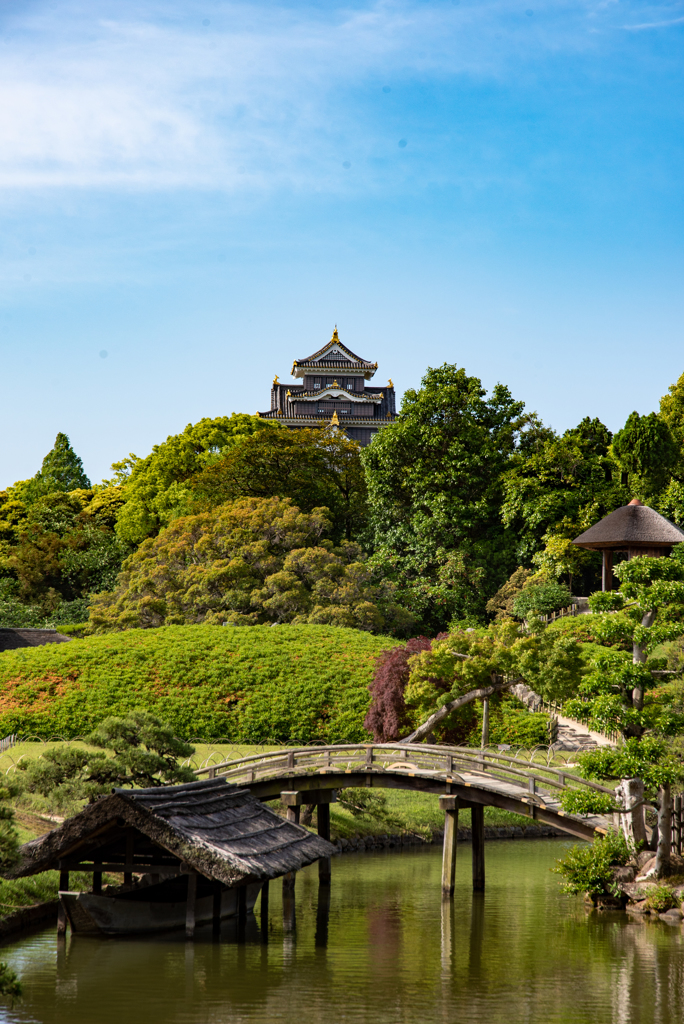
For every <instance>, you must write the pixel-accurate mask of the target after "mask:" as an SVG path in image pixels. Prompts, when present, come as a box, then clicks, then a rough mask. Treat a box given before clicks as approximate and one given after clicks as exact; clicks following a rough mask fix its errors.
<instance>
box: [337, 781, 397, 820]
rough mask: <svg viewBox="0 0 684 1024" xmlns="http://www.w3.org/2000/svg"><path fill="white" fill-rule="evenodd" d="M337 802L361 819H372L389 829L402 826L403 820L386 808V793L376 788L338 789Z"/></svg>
mask: <svg viewBox="0 0 684 1024" xmlns="http://www.w3.org/2000/svg"><path fill="white" fill-rule="evenodd" d="M337 804H338V806H340V807H343V808H344V809H345V810H346V811H349V812H350V814H352V815H353V816H354V817H355V818H358V819H360V820H361V821H373V822H376V823H378V824H382V825H383V826H384V827H386V828H389V829H401V830H403V828H404V822H403V820H402V819H401V818H400V817H399V816H398V815H396V814H392V812H391V811H390V809H389V808H388V806H387V797H386V795H385V794H384V793H382V792H378V790H376V789H358V788H356V789H339V790H338V791H337Z"/></svg>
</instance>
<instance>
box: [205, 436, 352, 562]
mask: <svg viewBox="0 0 684 1024" xmlns="http://www.w3.org/2000/svg"><path fill="white" fill-rule="evenodd" d="M360 452H361V449H360V448H359V446H358V445H357V444H356V443H355V442H354V441H350V440H349V438H348V437H346V436H345V435H344V434H343V433H336V432H334V431H332V430H331V429H330V428H329V427H325V428H315V429H303V430H279V429H276V430H260V431H258V432H257V433H254V434H251V435H245V436H244V437H242V438H241V439H240V442H239V443H236V444H234V445H233V447H232V448H230V450H229V451H228V452H227V453H226V454H225V455H224V456H223V458H221V459H220V460H219V461H218V462H215V463H213V464H212V465H210V466H208V467H207V468H206V469H204V470H203V471H202V472H201V473H198V474H197V475H196V476H194V477H193V478H192V479H191V480H190V481H189V486H190V487H191V488H192V492H193V495H194V498H195V503H196V504H197V505H199V507H200V508H214V507H216V506H217V505H221V504H223V503H225V502H226V501H231V500H234V499H235V498H239V497H243V496H244V497H255V498H271V497H274V496H279V497H284V498H290V499H291V500H292V502H293V504H295V505H297V507H298V508H300V509H301V510H302V511H303V512H312V511H313V509H315V508H320V507H322V506H325V507H326V508H327V509H328V510H329V513H330V519H331V522H332V531H331V535H332V538H333V539H334V540H335V541H336V542H339V541H340V540H342V539H343V538H346V539H347V540H352V539H353V538H354V537H357V536H358V535H359V534H360V533H361V532H362V530H363V529H364V527H365V525H366V481H365V476H364V472H363V466H362V465H361V459H360Z"/></svg>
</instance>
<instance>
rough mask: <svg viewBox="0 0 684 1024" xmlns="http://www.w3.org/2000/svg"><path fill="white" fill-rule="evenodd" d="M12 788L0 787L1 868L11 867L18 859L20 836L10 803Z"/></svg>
mask: <svg viewBox="0 0 684 1024" xmlns="http://www.w3.org/2000/svg"><path fill="white" fill-rule="evenodd" d="M11 795H12V794H11V793H10V790H9V789H8V788H7V787H6V786H2V787H0V869H2V868H6V867H9V866H10V865H11V864H14V863H15V861H16V860H17V851H18V849H19V836H18V834H17V830H16V828H15V826H14V811H13V810H12V808H11V807H10V806H9V805H8V801H9V799H10V796H11Z"/></svg>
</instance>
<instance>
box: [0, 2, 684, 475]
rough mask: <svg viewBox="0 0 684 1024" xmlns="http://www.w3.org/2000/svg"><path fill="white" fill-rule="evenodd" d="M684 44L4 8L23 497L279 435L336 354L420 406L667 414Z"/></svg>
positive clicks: (6, 323)
mask: <svg viewBox="0 0 684 1024" xmlns="http://www.w3.org/2000/svg"><path fill="white" fill-rule="evenodd" d="M683 42H684V2H682V0H676V2H675V0H672V2H663V3H644V2H641V3H633V2H629V0H628V2H621V0H601V2H594V0H583V2H580V0H567V2H563V0H555V2H552V3H549V2H544V3H538V2H537V0H522V2H521V3H517V2H515V3H514V2H510V0H460V2H452V0H430V2H410V0H406V2H394V0H384V2H368V0H365V2H364V0H357V2H356V3H349V4H345V5H342V4H338V3H335V2H334V0H327V2H325V3H304V2H299V0H290V2H285V3H280V2H276V0H261V2H254V3H250V4H245V3H230V2H221V3H216V2H212V0H207V2H202V3H199V2H197V3H195V2H185V3H174V2H173V0H165V2H164V3H157V4H155V3H145V0H136V2H135V3H127V2H126V0H116V2H111V3H108V2H98V0H89V2H88V3H69V2H68V0H66V2H65V0H60V2H59V3H57V2H33V3H31V2H23V3H22V2H14V3H11V4H9V3H6V4H4V5H2V6H0V347H1V353H2V363H1V365H2V371H3V372H2V380H1V387H2V390H1V391H0V395H1V399H0V416H1V417H2V437H3V445H2V449H1V451H2V454H1V456H0V487H2V486H6V485H7V484H9V483H11V482H13V481H14V480H16V479H23V478H26V477H28V476H30V475H32V474H33V473H35V472H36V470H37V469H38V468H39V466H40V463H41V460H42V458H43V456H44V455H45V453H46V452H47V451H48V450H49V449H50V448H51V447H52V444H53V442H54V437H55V435H56V433H57V432H58V431H60V430H61V431H64V432H66V433H68V434H69V436H70V437H71V439H72V443H73V445H74V447H75V449H76V451H77V452H78V453H79V454H80V455H81V457H82V458H83V461H84V464H85V468H86V470H87V472H88V473H89V475H90V476H91V478H92V479H93V480H94V481H97V480H99V479H101V478H102V477H103V476H106V475H107V474H108V469H109V466H110V464H111V462H112V461H114V460H115V459H119V458H122V457H123V456H125V455H126V454H128V452H131V451H132V452H135V453H137V454H138V455H146V454H147V453H148V452H149V451H150V449H151V447H152V445H153V444H155V443H156V442H158V441H161V440H163V439H164V438H165V437H166V436H167V435H168V434H169V433H176V432H177V431H179V430H182V429H183V427H184V426H185V425H186V424H187V423H189V422H194V421H196V420H198V419H200V418H201V417H202V416H217V415H221V414H227V413H230V412H232V411H240V412H254V411H256V410H257V409H261V410H263V409H265V408H267V407H268V404H269V398H268V395H269V389H270V383H271V380H272V379H273V375H274V374H275V373H278V374H279V375H280V378H281V380H289V375H288V371H289V369H290V367H291V364H292V359H293V357H302V356H305V355H307V354H309V353H310V352H311V351H314V350H315V349H316V348H318V347H320V345H321V344H323V343H324V342H325V341H327V339H328V338H329V337H330V334H331V332H332V328H333V326H334V325H335V324H337V325H338V327H339V331H340V337H341V339H342V340H343V341H344V342H345V343H346V344H347V345H349V347H350V348H352V349H353V350H354V351H356V352H358V353H359V354H361V355H362V356H364V357H366V358H370V359H373V360H375V359H377V360H378V362H379V364H380V368H379V371H378V374H377V376H376V381H377V382H380V383H384V381H385V380H386V379H387V378H388V377H392V379H393V380H394V382H395V385H396V386H397V388H398V390H399V391H400V392H401V391H403V390H404V389H405V388H407V387H411V386H417V385H418V384H419V382H420V377H421V375H422V374H423V373H424V371H425V368H426V367H427V366H429V365H439V364H441V363H442V362H445V361H447V362H455V363H458V364H459V365H461V366H465V368H466V370H467V371H468V373H470V374H474V375H476V376H478V377H480V378H481V379H482V381H483V384H484V385H485V386H486V387H487V388H491V387H492V386H493V385H494V384H495V383H496V382H497V381H501V382H503V383H506V384H507V385H508V386H509V387H510V388H511V390H512V392H513V394H514V396H515V397H516V398H520V399H523V400H524V401H525V403H526V405H527V407H528V408H530V409H536V410H537V411H538V412H539V414H540V415H541V416H542V418H543V419H544V420H545V422H547V423H549V424H551V425H552V426H554V427H555V428H556V429H558V430H563V429H565V428H566V427H568V426H572V425H574V424H575V423H577V422H578V421H579V420H580V419H581V418H582V417H583V416H585V415H591V416H595V415H597V416H600V417H601V418H602V419H603V420H604V422H605V423H607V424H608V426H609V427H610V428H611V429H613V430H616V429H619V427H620V426H621V425H622V424H623V423H624V421H625V419H626V417H627V415H628V414H629V412H631V411H632V409H637V410H638V411H639V412H641V413H646V412H649V411H651V410H652V409H654V408H657V405H658V400H659V397H660V395H662V394H663V393H664V392H665V391H666V390H667V387H668V385H669V384H671V383H672V382H673V381H674V380H676V379H677V377H678V376H679V375H680V374H681V373H682V372H684V339H683V336H682V334H683V332H682V324H683V322H684V297H683V293H682V271H683V269H684V260H683V258H682V255H683V254H682V237H683V233H682V227H683V220H684V217H683V212H684V211H683V199H684V195H683V186H682V183H683V181H684V173H683V172H684V132H683V130H682V129H683V124H682V121H683V120H684V105H683V102H682V101H683V99H684V96H683V93H684V89H683V88H682V77H683V71H684V64H683V53H682V46H683ZM104 353H106V355H105V354H104Z"/></svg>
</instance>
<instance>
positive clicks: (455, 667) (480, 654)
mask: <svg viewBox="0 0 684 1024" xmlns="http://www.w3.org/2000/svg"><path fill="white" fill-rule="evenodd" d="M388 661H389V671H388V676H389V679H388V682H387V684H386V687H383V688H380V687H378V691H377V692H374V694H373V704H372V706H371V711H370V713H369V717H368V719H367V723H369V726H370V727H372V728H374V729H377V730H378V733H381V734H382V735H385V733H384V732H383V731H382V730H383V729H384V722H385V720H387V721H388V723H389V724H393V723H394V722H395V721H397V722H398V726H399V727H401V726H403V724H404V723H407V725H408V726H409V727H412V728H416V727H417V726H418V725H420V724H421V723H422V722H424V721H426V720H427V719H428V718H429V716H430V715H431V714H432V713H433V712H434V711H436V710H438V709H439V708H441V707H443V706H444V705H445V704H449V703H450V702H451V701H453V700H455V699H457V698H458V697H460V696H463V695H465V694H467V693H470V692H471V691H474V690H477V689H480V688H482V687H487V686H490V685H491V683H492V680H493V679H494V678H503V677H504V676H508V677H510V678H511V679H519V680H521V681H525V682H526V683H527V684H528V685H529V686H531V687H532V688H533V689H535V690H537V691H538V692H541V693H542V694H544V695H546V696H549V697H559V696H565V695H567V693H570V692H573V691H574V690H575V689H576V687H577V684H578V681H579V677H580V670H581V665H582V661H581V652H580V648H579V645H578V644H577V643H576V642H575V641H574V640H573V639H571V638H568V637H565V636H563V634H553V633H547V632H546V631H544V630H537V631H535V632H529V633H523V632H521V630H520V629H519V627H518V626H517V625H516V624H515V623H512V622H510V621H509V622H505V623H501V624H494V625H491V626H489V627H488V628H487V629H479V630H475V629H469V630H464V631H458V632H455V633H449V634H444V635H443V636H442V637H440V638H438V639H437V640H436V641H433V643H432V645H431V647H430V648H429V649H428V648H427V647H426V649H424V650H423V651H421V652H417V653H415V654H413V655H411V656H410V659H409V669H410V674H409V678H408V682H406V674H405V671H404V670H403V668H402V666H401V664H400V663H399V660H398V658H397V664H396V669H395V670H394V671H393V665H392V660H391V659H388ZM402 688H403V706H402V703H401V697H400V692H399V691H400V689H402ZM475 715H476V712H475V710H474V708H471V707H470V706H467V705H466V706H464V707H462V708H460V709H458V710H457V711H455V712H453V713H451V714H450V715H448V716H447V717H446V718H445V719H443V721H442V722H440V724H439V727H438V729H437V730H436V735H437V736H438V737H439V739H440V740H448V741H449V742H456V741H458V740H460V741H461V742H463V740H464V739H465V736H466V735H469V734H470V733H471V732H472V729H473V725H474V721H473V718H474V716H475ZM535 728H536V727H535ZM387 738H388V739H389V738H394V737H393V736H392V737H390V736H388V737H387Z"/></svg>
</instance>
